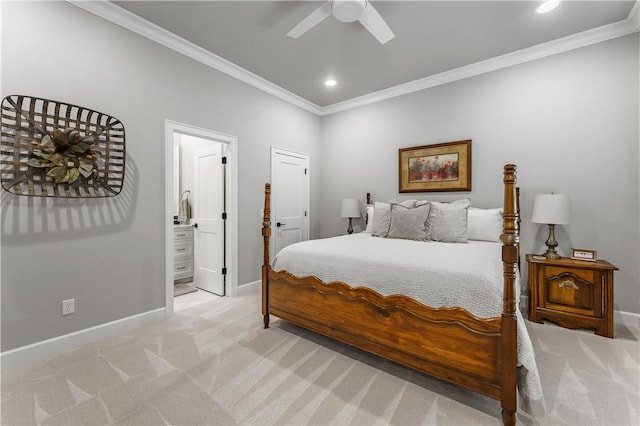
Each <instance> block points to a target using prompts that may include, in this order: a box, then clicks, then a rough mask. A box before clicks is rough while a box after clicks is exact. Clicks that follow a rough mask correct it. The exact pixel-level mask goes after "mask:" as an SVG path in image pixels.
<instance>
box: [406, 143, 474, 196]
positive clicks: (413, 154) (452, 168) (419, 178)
mask: <svg viewBox="0 0 640 426" xmlns="http://www.w3.org/2000/svg"><path fill="white" fill-rule="evenodd" d="M398 162H399V164H398V169H399V192H436V191H471V139H469V140H463V141H455V142H445V143H438V144H433V145H423V146H416V147H411V148H400V149H399V150H398Z"/></svg>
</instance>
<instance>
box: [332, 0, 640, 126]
mask: <svg viewBox="0 0 640 426" xmlns="http://www.w3.org/2000/svg"><path fill="white" fill-rule="evenodd" d="M638 3H639V2H638V1H636V3H635V5H634V6H633V9H632V10H631V12H630V13H629V16H628V17H627V18H626V19H625V20H623V21H619V22H614V23H612V24H609V25H604V26H602V27H598V28H594V29H591V30H587V31H583V32H581V33H577V34H572V35H570V36H567V37H563V38H559V39H556V40H552V41H549V42H546V43H541V44H538V45H536V46H533V47H529V48H526V49H522V50H518V51H515V52H511V53H507V54H504V55H501V56H496V57H494V58H491V59H487V60H484V61H480V62H476V63H474V64H471V65H466V66H463V67H460V68H456V69H453V70H449V71H445V72H442V73H440V74H435V75H432V76H429V77H425V78H421V79H419V80H414V81H410V82H408V83H404V84H400V85H397V86H393V87H390V88H388V89H384V90H380V91H377V92H373V93H369V94H367V95H364V96H360V97H357V98H353V99H349V100H347V101H344V102H339V103H336V104H332V105H328V106H326V107H323V108H322V112H321V115H329V114H334V113H336V112H341V111H346V110H349V109H353V108H357V107H361V106H364V105H369V104H373V103H376V102H380V101H383V100H386V99H390V98H395V97H397V96H402V95H406V94H409V93H413V92H418V91H420V90H425V89H429V88H431V87H435V86H440V85H442V84H446V83H451V82H453V81H457V80H462V79H465V78H469V77H473V76H476V75H480V74H485V73H488V72H491V71H496V70H500V69H503V68H507V67H511V66H514V65H519V64H523V63H525V62H530V61H534V60H536V59H541V58H546V57H547V56H552V55H556V54H558V53H562V52H567V51H569V50H573V49H578V48H580V47H585V46H589V45H591V44H595V43H600V42H603V41H607V40H612V39H614V38H618V37H623V36H626V35H629V34H633V33H636V32H638V31H640V18H639V15H640V7H639V6H638Z"/></svg>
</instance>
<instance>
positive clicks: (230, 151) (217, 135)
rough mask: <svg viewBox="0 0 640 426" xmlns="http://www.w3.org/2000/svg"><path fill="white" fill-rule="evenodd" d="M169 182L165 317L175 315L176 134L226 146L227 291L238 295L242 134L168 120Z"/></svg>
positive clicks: (166, 171)
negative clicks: (239, 152) (239, 150)
mask: <svg viewBox="0 0 640 426" xmlns="http://www.w3.org/2000/svg"><path fill="white" fill-rule="evenodd" d="M164 133H165V162H164V167H165V182H164V201H165V202H164V224H165V227H164V234H165V235H164V240H165V243H164V247H165V254H164V257H165V316H170V315H172V314H173V312H174V310H173V298H174V294H173V238H172V235H173V214H174V212H173V211H174V200H173V178H174V173H175V168H174V150H173V141H174V135H175V134H181V135H189V136H194V137H197V138H200V139H208V140H211V141H214V142H218V143H222V144H225V145H226V155H227V167H226V172H225V173H226V179H225V182H226V185H225V186H226V187H225V196H226V206H227V209H226V210H227V221H226V238H225V251H226V253H227V255H226V267H227V277H226V294H227V295H228V296H232V297H233V296H236V295H237V292H238V137H237V136H233V135H227V134H225V133H221V132H216V131H213V130H209V129H204V128H202V127H197V126H192V125H190V124H185V123H180V122H178V121H173V120H169V119H165V132H164Z"/></svg>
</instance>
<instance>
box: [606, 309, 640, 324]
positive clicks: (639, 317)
mask: <svg viewBox="0 0 640 426" xmlns="http://www.w3.org/2000/svg"><path fill="white" fill-rule="evenodd" d="M613 322H614V323H618V324H624V325H626V326H627V327H638V328H640V314H636V313H633V312H625V311H614V313H613Z"/></svg>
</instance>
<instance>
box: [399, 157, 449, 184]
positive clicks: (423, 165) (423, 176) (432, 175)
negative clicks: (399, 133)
mask: <svg viewBox="0 0 640 426" xmlns="http://www.w3.org/2000/svg"><path fill="white" fill-rule="evenodd" d="M443 180H458V154H457V153H456V154H444V155H430V156H426V157H412V158H409V182H432V181H443Z"/></svg>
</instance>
